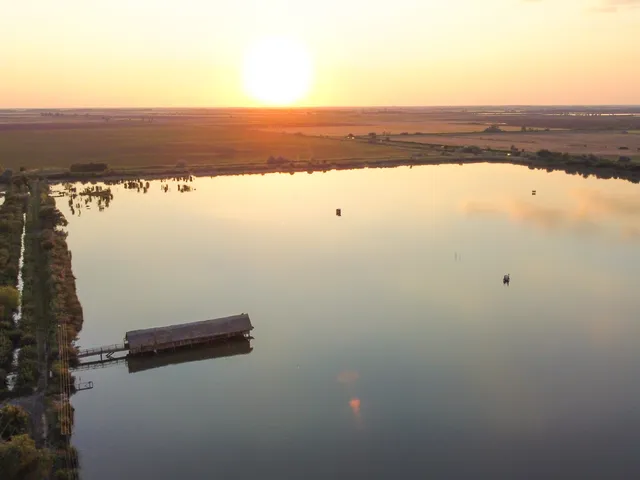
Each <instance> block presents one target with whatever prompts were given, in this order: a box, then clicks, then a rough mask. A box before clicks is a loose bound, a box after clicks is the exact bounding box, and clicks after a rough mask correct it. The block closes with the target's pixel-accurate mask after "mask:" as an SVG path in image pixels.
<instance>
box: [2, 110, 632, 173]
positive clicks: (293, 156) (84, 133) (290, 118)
mask: <svg viewBox="0 0 640 480" xmlns="http://www.w3.org/2000/svg"><path fill="white" fill-rule="evenodd" d="M610 110H611V108H609V107H608V108H602V109H600V110H598V109H594V108H591V107H590V108H589V109H586V110H585V109H583V110H580V109H578V110H576V111H575V112H566V111H565V112H564V113H563V110H562V109H561V108H555V109H553V110H551V111H548V110H546V109H544V108H537V107H523V108H520V109H518V111H513V110H512V109H511V110H510V109H507V108H504V107H503V108H499V107H479V108H470V109H468V110H467V109H466V108H453V107H451V108H435V107H433V108H427V107H416V108H390V107H389V108H385V107H380V108H373V107H372V108H346V107H345V108H315V109H309V108H307V109H303V108H300V109H206V108H203V109H102V110H100V109H76V110H29V111H11V110H0V165H2V166H5V167H9V168H14V169H15V168H18V167H20V166H24V167H27V168H43V167H50V168H60V167H62V168H64V167H68V166H69V165H71V164H72V163H77V162H91V161H93V162H106V163H108V164H110V165H111V166H113V167H144V166H160V165H162V166H174V165H176V163H178V162H186V163H187V164H199V165H204V164H207V165H211V164H215V165H233V164H247V163H254V164H255V163H260V162H264V161H266V159H267V158H268V157H269V156H276V157H277V156H283V157H286V158H288V159H290V160H302V161H304V160H311V159H314V160H319V161H322V160H339V159H361V160H368V159H379V158H398V157H407V156H411V155H412V152H411V146H407V145H391V144H386V145H385V144H376V145H372V144H368V143H366V142H362V141H346V140H344V139H343V137H345V136H346V135H348V134H349V133H353V134H354V135H366V134H368V133H370V132H375V133H377V134H378V135H382V134H383V133H384V132H388V133H389V136H390V137H391V139H393V140H398V141H402V142H420V143H432V144H441V145H476V146H479V147H481V148H486V147H491V148H496V149H508V148H509V147H510V146H511V145H515V146H516V147H518V148H519V149H524V150H527V151H537V150H540V149H548V150H553V151H561V152H569V153H574V154H576V153H577V154H580V153H587V154H588V153H592V154H595V155H606V156H619V155H625V156H630V157H636V156H637V155H638V154H640V151H638V148H640V135H639V134H638V133H639V132H640V130H639V129H640V116H637V115H636V116H633V115H622V116H607V112H609V111H610ZM616 111H617V110H615V109H613V110H612V111H611V112H609V113H615V112H616ZM625 111H626V110H625ZM630 111H631V110H630ZM632 113H636V112H635V110H634V111H633V112H632ZM493 123H495V124H497V125H499V126H500V128H501V129H503V130H504V131H505V133H500V134H487V133H484V132H483V130H484V129H485V128H487V126H489V125H491V124H493ZM523 126H527V127H528V128H532V127H533V128H536V129H544V128H548V129H550V130H551V131H549V132H531V133H521V132H520V129H521V127H523ZM558 129H566V130H558ZM576 129H579V130H576ZM625 129H626V130H628V131H629V133H628V134H623V133H622V131H623V130H625ZM283 132H285V133H283ZM404 132H406V133H408V134H409V135H400V134H401V133H404ZM416 132H420V134H419V135H415V134H416ZM296 133H300V134H301V135H295V134H296ZM322 137H330V138H322ZM621 146H624V147H628V150H619V147H621Z"/></svg>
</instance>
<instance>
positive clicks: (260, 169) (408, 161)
mask: <svg viewBox="0 0 640 480" xmlns="http://www.w3.org/2000/svg"><path fill="white" fill-rule="evenodd" d="M477 163H487V164H510V165H521V166H526V167H528V168H530V169H532V170H546V171H548V172H552V171H563V172H565V173H567V174H571V175H581V176H584V177H589V176H594V177H596V178H601V179H621V180H627V181H630V182H632V183H640V165H638V164H636V163H631V164H623V163H619V162H616V161H609V160H599V161H597V162H593V161H589V160H584V159H581V158H574V159H571V160H569V161H566V160H557V159H542V158H537V157H534V158H531V157H508V156H505V155H482V156H476V157H466V158H454V157H438V158H433V157H431V158H406V157H405V158H390V159H371V158H367V159H357V158H353V159H343V160H339V161H331V162H327V163H325V162H317V161H316V162H313V163H312V162H291V163H288V164H286V165H271V164H268V163H264V162H262V163H255V164H237V165H192V166H162V165H159V166H155V167H153V166H149V167H132V168H119V169H108V170H105V171H103V172H88V173H79V172H75V173H74V172H71V171H70V170H68V169H67V170H63V169H57V170H31V171H28V172H24V173H25V174H27V175H28V176H32V175H35V176H39V177H41V178H45V179H47V180H48V181H49V182H51V183H66V182H106V183H111V182H119V181H126V180H134V179H140V180H159V179H167V178H176V177H185V176H194V177H214V176H229V175H264V174H272V173H284V174H287V173H288V174H295V173H305V172H306V173H317V172H328V171H332V170H356V169H360V168H395V167H403V166H424V165H456V164H457V165H465V164H477Z"/></svg>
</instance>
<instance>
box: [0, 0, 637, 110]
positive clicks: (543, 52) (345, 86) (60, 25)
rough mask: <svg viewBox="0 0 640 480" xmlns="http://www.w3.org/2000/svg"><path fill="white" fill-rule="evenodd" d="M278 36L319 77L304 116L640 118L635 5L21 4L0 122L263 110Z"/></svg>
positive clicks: (5, 15) (607, 1) (4, 75)
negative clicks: (634, 113)
mask: <svg viewBox="0 0 640 480" xmlns="http://www.w3.org/2000/svg"><path fill="white" fill-rule="evenodd" d="M274 34H278V35H280V36H283V37H286V38H287V39H288V41H289V42H290V43H291V44H292V45H295V46H296V48H300V49H304V51H306V52H307V55H308V60H309V62H310V64H311V68H312V72H311V74H310V83H309V84H308V85H306V87H307V88H306V89H305V91H306V94H305V95H304V96H302V98H299V99H298V100H297V101H296V102H295V104H296V105H308V106H325V105H327V106H331V105H353V106H356V105H479V104H640V88H638V78H640V0H538V1H533V0H529V1H524V0H484V1H480V0H446V1H433V0H395V1H393V2H377V1H371V0H368V1H365V0H323V1H322V2H319V1H314V2H311V1H309V0H233V1H222V0H179V1H178V0H109V1H106V0H104V1H102V0H100V1H91V2H88V1H86V0H60V1H57V2H52V1H50V0H21V1H20V2H7V3H6V4H5V6H4V7H3V8H2V14H1V15H0V108H3V107H4V108H6V107H122V106H168V107H180V106H184V107H187V106H254V105H260V104H261V103H260V101H261V99H259V98H256V95H254V94H252V91H248V90H247V87H246V84H247V82H249V83H253V84H255V83H256V82H257V83H259V82H260V77H261V75H260V73H257V74H256V73H255V72H254V73H253V74H252V75H253V77H252V78H251V79H249V80H248V79H247V78H246V76H247V73H246V67H245V64H246V60H247V56H248V55H249V54H248V52H249V51H251V49H252V48H254V50H255V47H256V46H257V47H258V48H260V46H261V45H264V44H265V43H264V42H265V40H264V39H265V38H268V37H269V36H272V35H274ZM283 68H284V69H285V70H286V73H287V77H305V75H303V74H302V73H300V72H298V71H297V70H296V66H295V65H285V66H284V67H283ZM254 70H255V69H254ZM269 74H271V75H274V76H275V75H277V74H278V72H276V71H274V72H265V74H264V77H265V80H264V81H265V82H269V81H270V80H269V78H268V77H269V76H270V75H269ZM305 78H306V77H305ZM271 83H272V84H274V87H269V85H267V86H266V87H265V88H266V89H267V90H269V88H277V85H275V83H276V82H274V81H273V80H271ZM258 87H259V85H258ZM258 89H259V88H258ZM254 90H255V88H254ZM267 93H268V92H267ZM272 96H273V97H276V95H272Z"/></svg>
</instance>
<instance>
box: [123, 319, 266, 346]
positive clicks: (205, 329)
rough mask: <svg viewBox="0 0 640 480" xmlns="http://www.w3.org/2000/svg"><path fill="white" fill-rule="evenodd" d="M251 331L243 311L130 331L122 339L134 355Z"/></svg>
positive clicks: (251, 326) (251, 328)
mask: <svg viewBox="0 0 640 480" xmlns="http://www.w3.org/2000/svg"><path fill="white" fill-rule="evenodd" d="M251 330H253V325H251V320H250V319H249V315H247V314H246V313H242V314H240V315H233V316H231V317H224V318H216V319H213V320H203V321H201V322H192V323H184V324H181V325H170V326H166V327H156V328H145V329H142V330H132V331H130V332H127V333H126V335H125V340H126V342H127V344H128V346H129V353H132V354H136V353H144V352H151V351H159V350H166V349H171V348H176V347H181V346H185V345H195V344H199V343H206V342H211V341H214V340H223V339H226V338H231V337H236V336H243V335H246V334H248V333H249V332H250V331H251Z"/></svg>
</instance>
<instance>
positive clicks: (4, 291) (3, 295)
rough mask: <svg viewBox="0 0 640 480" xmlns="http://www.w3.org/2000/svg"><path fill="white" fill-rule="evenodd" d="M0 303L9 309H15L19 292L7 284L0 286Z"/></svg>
mask: <svg viewBox="0 0 640 480" xmlns="http://www.w3.org/2000/svg"><path fill="white" fill-rule="evenodd" d="M0 305H2V306H4V307H5V308H8V309H9V310H15V309H16V308H18V305H20V292H18V290H17V289H16V288H15V287H11V286H9V285H5V286H3V287H0Z"/></svg>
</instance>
